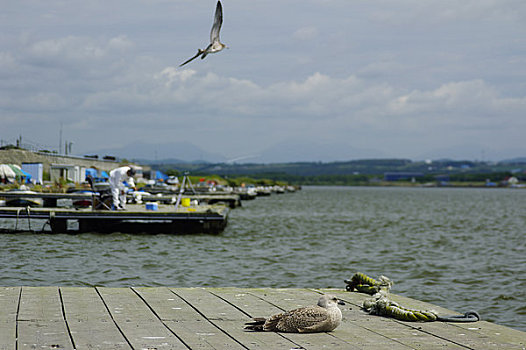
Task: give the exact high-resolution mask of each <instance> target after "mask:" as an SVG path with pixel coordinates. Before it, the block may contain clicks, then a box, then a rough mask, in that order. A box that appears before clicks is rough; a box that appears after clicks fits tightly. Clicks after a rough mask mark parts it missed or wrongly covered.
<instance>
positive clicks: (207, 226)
mask: <svg viewBox="0 0 526 350" xmlns="http://www.w3.org/2000/svg"><path fill="white" fill-rule="evenodd" d="M126 208H127V210H123V211H112V210H92V209H91V208H86V209H78V208H77V209H72V208H24V207H1V208H0V218H3V219H6V218H10V219H15V220H16V221H17V224H18V222H29V223H30V221H31V220H33V219H40V220H47V221H48V222H49V227H50V228H51V232H53V233H83V232H100V233H111V232H127V233H170V234H186V233H220V232H222V231H223V230H224V228H225V227H226V225H227V222H228V212H229V209H228V208H227V207H225V206H223V205H217V206H216V205H203V206H195V207H183V206H179V208H178V209H177V210H175V206H174V205H162V204H161V205H159V206H158V210H155V211H153V210H146V209H145V205H144V204H142V205H139V204H128V205H127V207H126ZM75 224H76V225H75ZM32 229H33V230H41V229H40V227H32ZM8 231H9V230H8ZM13 231H17V230H16V228H15V230H13Z"/></svg>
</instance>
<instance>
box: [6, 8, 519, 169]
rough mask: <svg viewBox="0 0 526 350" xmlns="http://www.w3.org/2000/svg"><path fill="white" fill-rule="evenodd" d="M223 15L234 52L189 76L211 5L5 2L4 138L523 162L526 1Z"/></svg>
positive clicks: (88, 147)
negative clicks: (520, 157) (519, 157)
mask: <svg viewBox="0 0 526 350" xmlns="http://www.w3.org/2000/svg"><path fill="white" fill-rule="evenodd" d="M222 3H223V11H224V23H223V28H222V31H221V40H222V41H223V42H224V43H225V44H227V45H228V46H229V49H228V50H223V51H222V52H220V53H218V54H214V55H210V56H208V57H207V58H206V59H204V60H200V59H197V60H195V61H193V62H191V63H189V64H188V65H186V66H184V67H183V68H179V67H178V65H179V64H180V63H182V62H183V61H185V60H186V59H187V58H189V57H191V56H193V55H194V54H195V52H196V51H197V49H198V48H204V47H206V45H207V44H208V40H209V33H210V28H211V25H212V21H213V13H214V9H215V5H216V2H215V0H199V1H196V0H88V1H86V0H83V1H77V0H68V1H65V0H46V1H40V0H17V1H11V0H0V5H1V8H2V11H1V12H0V90H1V94H0V139H1V140H2V142H3V143H5V142H7V141H11V142H14V140H15V139H16V138H17V137H18V136H19V135H22V137H23V142H28V143H33V144H35V145H37V146H38V147H45V148H49V149H56V150H58V148H59V135H60V132H59V130H60V127H61V125H62V139H63V141H64V140H68V141H71V142H73V147H72V149H73V153H76V154H84V153H89V152H96V151H97V150H98V149H119V148H124V149H126V148H130V145H132V144H141V145H147V144H151V145H155V147H157V148H156V151H155V152H160V154H157V153H156V155H155V156H156V157H157V156H161V157H166V156H167V155H170V156H172V157H174V158H181V154H179V152H180V150H179V149H177V148H176V147H172V146H173V144H174V143H179V144H183V143H184V144H189V145H190V144H191V145H195V146H197V147H199V148H200V149H201V150H202V152H203V153H205V152H207V153H214V154H219V155H221V156H223V157H225V159H234V158H238V159H246V160H247V161H254V162H255V161H295V160H326V161H328V160H335V159H340V160H347V159H358V158H365V157H404V158H411V159H424V158H428V157H429V158H442V157H450V158H457V159H459V158H468V159H485V160H491V159H502V158H511V157H517V156H526V141H525V140H526V136H525V135H526V20H525V19H526V1H524V0H463V1H458V0H425V1H422V0H250V1H247V0H223V1H222ZM145 149H148V152H153V151H151V148H148V146H145ZM151 156H152V157H153V154H152V155H151ZM183 158H184V157H183ZM287 158H288V159H287Z"/></svg>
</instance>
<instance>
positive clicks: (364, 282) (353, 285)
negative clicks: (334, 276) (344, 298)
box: [344, 272, 394, 295]
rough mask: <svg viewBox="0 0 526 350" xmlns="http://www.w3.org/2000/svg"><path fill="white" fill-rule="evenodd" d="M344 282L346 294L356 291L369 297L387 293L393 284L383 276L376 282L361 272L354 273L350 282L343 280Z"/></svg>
mask: <svg viewBox="0 0 526 350" xmlns="http://www.w3.org/2000/svg"><path fill="white" fill-rule="evenodd" d="M344 282H345V283H347V286H346V287H345V289H346V290H347V291H348V292H352V291H354V290H355V289H356V290H357V291H358V292H361V293H366V294H370V295H373V294H376V293H378V292H380V291H386V292H389V290H390V289H391V287H392V286H393V284H394V283H393V282H392V281H391V280H390V279H389V278H387V277H385V276H380V278H379V281H377V280H375V279H374V278H371V277H369V276H367V275H365V274H363V273H361V272H357V273H355V274H354V276H352V278H351V279H350V280H345V281H344Z"/></svg>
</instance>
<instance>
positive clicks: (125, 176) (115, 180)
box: [108, 166, 135, 210]
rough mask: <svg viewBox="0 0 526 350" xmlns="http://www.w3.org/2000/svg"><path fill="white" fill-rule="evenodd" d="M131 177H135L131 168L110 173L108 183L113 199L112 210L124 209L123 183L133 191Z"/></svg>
mask: <svg viewBox="0 0 526 350" xmlns="http://www.w3.org/2000/svg"><path fill="white" fill-rule="evenodd" d="M133 175H135V169H134V168H133V167H131V166H123V167H120V168H117V169H113V170H112V171H110V178H109V180H108V182H109V183H110V188H111V195H112V197H113V205H112V206H111V209H112V210H119V209H120V210H124V209H126V191H125V189H126V188H125V186H124V182H126V183H127V184H128V185H129V186H130V187H132V188H133V189H135V182H134V181H133Z"/></svg>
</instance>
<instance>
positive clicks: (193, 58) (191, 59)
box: [179, 49, 205, 67]
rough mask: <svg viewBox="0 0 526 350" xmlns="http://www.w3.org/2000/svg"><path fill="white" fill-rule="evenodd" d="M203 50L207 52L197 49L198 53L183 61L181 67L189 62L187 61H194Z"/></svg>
mask: <svg viewBox="0 0 526 350" xmlns="http://www.w3.org/2000/svg"><path fill="white" fill-rule="evenodd" d="M203 52H205V51H204V50H201V49H197V53H196V54H195V56H194V57H192V58H190V59H188V60H186V61H185V62H183V63H181V64H180V65H179V67H182V66H184V65H185V64H187V63H189V62H192V61H193V60H195V59H196V58H197V57H199V55H202V54H203Z"/></svg>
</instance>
